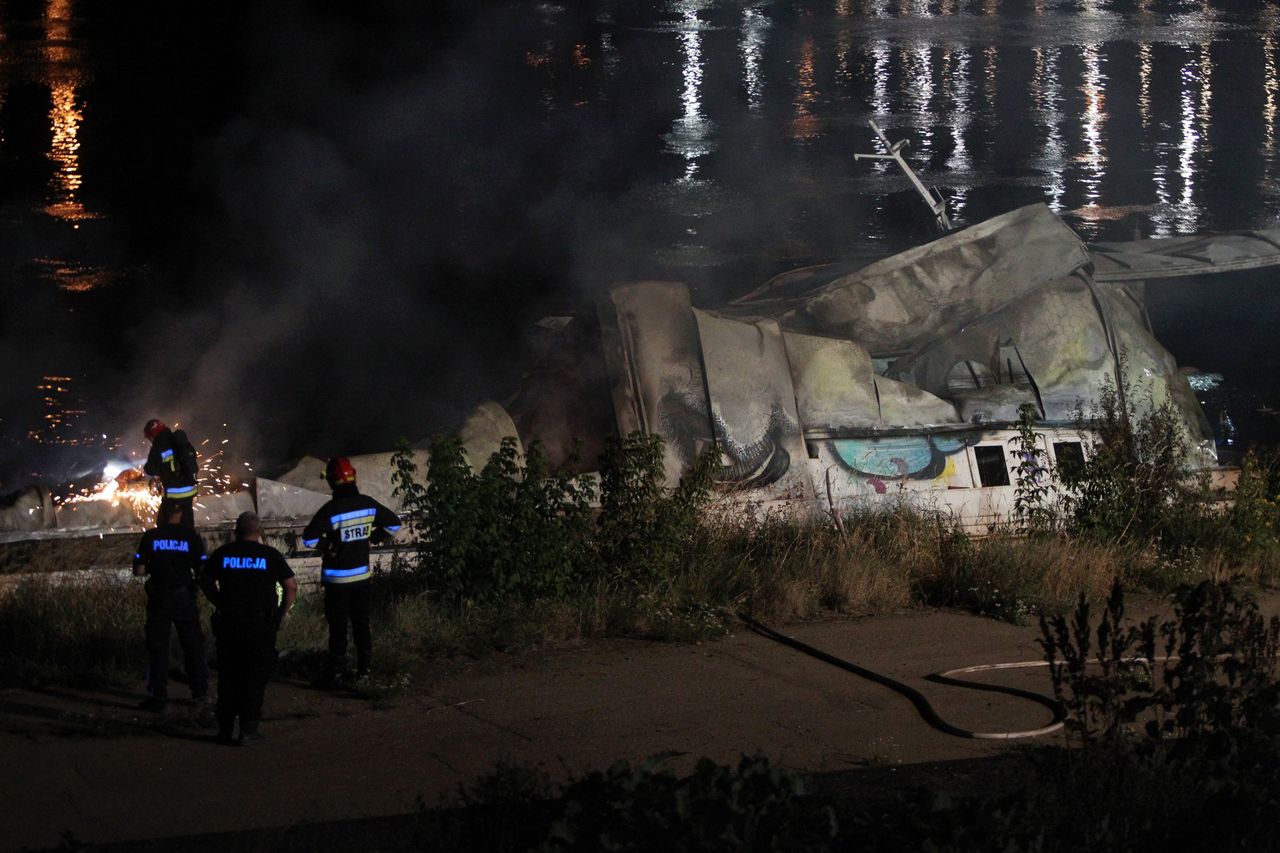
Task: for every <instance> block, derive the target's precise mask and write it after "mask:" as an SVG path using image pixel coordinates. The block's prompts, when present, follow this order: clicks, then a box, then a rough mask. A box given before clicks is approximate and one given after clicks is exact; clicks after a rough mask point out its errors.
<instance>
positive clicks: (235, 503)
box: [193, 490, 255, 527]
mask: <svg viewBox="0 0 1280 853" xmlns="http://www.w3.org/2000/svg"><path fill="white" fill-rule="evenodd" d="M193 512H194V514H195V520H196V526H198V527H205V526H211V525H224V524H232V523H234V522H235V520H236V519H237V518H239V517H240V513H242V512H255V508H254V505H253V495H252V494H250V493H249V492H248V491H247V490H246V491H240V492H227V493H226V494H221V495H198V496H197V497H196V499H195V506H194V507H193Z"/></svg>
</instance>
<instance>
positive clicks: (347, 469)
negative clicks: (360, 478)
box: [324, 456, 356, 488]
mask: <svg viewBox="0 0 1280 853" xmlns="http://www.w3.org/2000/svg"><path fill="white" fill-rule="evenodd" d="M324 478H325V479H326V480H328V481H329V487H330V488H332V487H334V486H338V485H342V484H344V483H353V484H354V483H355V481H356V469H355V466H354V465H352V464H351V460H350V459H348V458H347V457H345V456H335V457H333V458H332V459H330V460H329V465H328V466H327V467H326V468H325V470H324Z"/></svg>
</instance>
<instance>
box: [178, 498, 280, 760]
mask: <svg viewBox="0 0 1280 853" xmlns="http://www.w3.org/2000/svg"><path fill="white" fill-rule="evenodd" d="M276 584H279V585H280V587H281V588H282V590H283V594H280V593H278V592H277V590H276ZM201 587H202V588H203V589H204V591H205V595H207V596H209V600H210V601H212V602H213V606H214V608H216V611H215V613H214V614H213V635H214V638H215V640H216V643H217V652H218V704H217V708H216V717H217V720H218V740H219V741H220V742H222V743H226V744H234V743H236V742H237V741H236V739H235V736H234V735H235V723H236V718H237V717H239V718H240V740H239V742H240V743H253V742H255V741H259V740H261V739H262V734H261V732H259V731H258V723H259V722H260V721H261V720H262V702H263V698H264V697H265V695H266V692H267V682H268V681H270V680H271V673H272V671H273V670H274V669H275V665H276V631H278V630H279V628H280V623H281V622H283V621H284V617H285V615H286V614H288V612H289V608H291V607H293V602H294V599H295V598H297V596H298V581H297V579H296V578H294V576H293V570H292V569H290V568H289V564H288V563H287V562H286V561H285V559H284V555H282V554H281V553H280V552H279V551H277V550H276V549H275V548H272V547H271V546H270V545H264V544H263V543H262V523H261V522H260V521H259V520H258V516H257V515H255V514H254V513H252V512H243V513H241V514H240V517H239V518H237V519H236V541H235V542H232V543H231V544H229V545H223V546H222V547H221V548H219V549H217V550H216V551H214V552H213V553H212V554H210V555H209V559H208V560H207V561H206V563H205V571H204V574H203V576H202V578H201Z"/></svg>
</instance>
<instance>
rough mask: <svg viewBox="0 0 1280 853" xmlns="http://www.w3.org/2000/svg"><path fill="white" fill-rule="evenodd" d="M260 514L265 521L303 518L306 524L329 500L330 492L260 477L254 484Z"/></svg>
mask: <svg viewBox="0 0 1280 853" xmlns="http://www.w3.org/2000/svg"><path fill="white" fill-rule="evenodd" d="M253 488H254V497H255V498H256V503H257V506H258V515H259V516H260V517H261V518H262V519H263V520H264V521H286V520H289V521H291V520H297V519H302V522H303V523H304V524H305V523H306V522H307V521H309V520H310V519H311V516H313V515H315V513H316V511H317V510H318V509H320V507H322V506H324V505H325V503H326V502H327V501H328V500H329V497H330V495H329V493H328V492H319V491H312V490H311V489H303V488H300V487H298V486H291V485H289V484H288V483H281V482H279V481H278V480H268V479H267V478H266V477H259V478H258V479H257V480H256V481H254V484H253Z"/></svg>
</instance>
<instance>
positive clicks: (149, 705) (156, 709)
mask: <svg viewBox="0 0 1280 853" xmlns="http://www.w3.org/2000/svg"><path fill="white" fill-rule="evenodd" d="M138 710H139V711H146V712H147V713H150V714H163V713H164V712H165V711H167V710H169V700H168V699H165V698H164V697H162V696H148V697H147V698H146V699H143V700H142V701H141V702H139V703H138Z"/></svg>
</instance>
